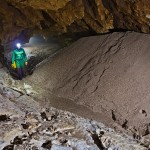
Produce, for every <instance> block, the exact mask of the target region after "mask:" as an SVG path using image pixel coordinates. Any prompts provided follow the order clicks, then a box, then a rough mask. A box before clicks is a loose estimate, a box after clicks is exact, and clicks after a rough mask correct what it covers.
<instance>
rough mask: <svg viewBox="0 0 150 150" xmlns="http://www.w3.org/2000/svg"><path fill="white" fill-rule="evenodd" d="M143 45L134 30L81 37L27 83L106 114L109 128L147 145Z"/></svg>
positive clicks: (147, 65)
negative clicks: (143, 141)
mask: <svg viewBox="0 0 150 150" xmlns="http://www.w3.org/2000/svg"><path fill="white" fill-rule="evenodd" d="M149 41H150V35H148V34H141V33H135V32H120V33H119V32H116V33H112V34H105V35H100V36H92V37H85V38H81V39H80V40H78V41H76V42H75V43H73V44H72V45H71V46H69V47H67V48H65V49H64V50H62V51H61V52H60V53H59V55H57V56H56V57H54V58H53V59H52V60H51V61H47V62H46V63H45V64H43V65H41V66H40V67H38V68H37V70H36V71H35V72H34V74H33V75H32V76H31V77H28V79H27V81H28V82H30V83H31V84H33V85H37V86H40V87H42V88H43V89H45V90H47V91H50V92H52V93H53V94H55V95H57V96H58V97H61V98H65V99H69V100H72V101H73V102H75V103H77V104H80V105H83V106H85V107H88V108H89V109H90V110H92V111H93V112H96V113H99V114H101V115H106V118H107V119H108V120H109V121H108V122H107V123H108V124H109V125H110V126H112V127H116V126H118V125H119V126H120V129H121V130H122V129H125V130H126V131H127V132H128V133H130V134H131V135H133V137H134V138H136V139H143V137H144V139H147V140H148V141H149V139H150V137H149V132H150V109H149V107H150V104H149V99H150V84H149V78H150V49H149V48H150V42H149ZM65 107H67V106H65ZM77 111H78V110H77ZM101 121H102V122H105V118H101Z"/></svg>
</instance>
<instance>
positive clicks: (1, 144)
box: [0, 68, 148, 150]
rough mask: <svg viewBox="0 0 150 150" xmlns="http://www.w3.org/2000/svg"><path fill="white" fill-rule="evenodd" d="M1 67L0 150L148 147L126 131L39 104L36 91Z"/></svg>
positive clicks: (141, 149) (127, 149) (125, 149)
mask: <svg viewBox="0 0 150 150" xmlns="http://www.w3.org/2000/svg"><path fill="white" fill-rule="evenodd" d="M33 89H34V87H32V86H31V85H28V84H26V83H24V82H23V81H15V80H13V79H12V78H11V76H10V75H9V74H8V73H6V71H5V69H4V68H0V104H1V105H0V150H147V149H148V146H146V145H143V144H144V143H141V142H140V143H139V142H137V140H135V139H133V137H130V136H128V135H126V134H122V133H117V132H115V131H114V130H113V129H111V128H108V127H106V126H105V125H104V124H102V123H99V122H96V121H94V120H91V119H84V118H82V117H79V116H77V115H75V114H73V113H70V112H67V111H62V110H58V109H55V108H52V107H47V106H44V105H41V104H40V103H38V102H37V101H35V100H36V99H35V95H36V94H37V91H34V90H33Z"/></svg>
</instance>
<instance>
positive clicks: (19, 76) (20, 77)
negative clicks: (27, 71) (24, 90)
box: [17, 68, 24, 80]
mask: <svg viewBox="0 0 150 150" xmlns="http://www.w3.org/2000/svg"><path fill="white" fill-rule="evenodd" d="M17 71H18V78H19V80H22V78H23V77H24V69H23V68H17Z"/></svg>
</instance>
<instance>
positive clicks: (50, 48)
mask: <svg viewBox="0 0 150 150" xmlns="http://www.w3.org/2000/svg"><path fill="white" fill-rule="evenodd" d="M22 48H23V49H24V50H25V52H26V54H27V57H28V65H27V66H25V69H24V70H25V76H27V75H31V74H32V73H33V71H34V70H35V68H36V66H37V65H38V64H40V63H41V62H42V61H44V60H45V59H47V58H49V57H52V56H53V55H55V54H56V53H57V52H58V51H59V50H60V48H61V43H60V41H59V39H58V38H55V37H47V38H44V37H43V36H41V35H35V36H32V37H31V38H30V39H29V42H28V43H25V44H23V45H22ZM13 50H14V48H9V49H8V50H6V52H5V60H6V64H5V65H6V67H7V68H8V70H9V72H10V74H11V75H12V77H13V78H14V79H17V78H18V75H17V71H16V70H15V69H13V68H12V67H11V58H12V51H13Z"/></svg>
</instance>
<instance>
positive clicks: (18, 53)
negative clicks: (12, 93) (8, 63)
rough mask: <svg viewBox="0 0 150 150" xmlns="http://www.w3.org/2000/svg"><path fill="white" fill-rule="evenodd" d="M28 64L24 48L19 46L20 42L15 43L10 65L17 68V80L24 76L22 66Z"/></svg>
mask: <svg viewBox="0 0 150 150" xmlns="http://www.w3.org/2000/svg"><path fill="white" fill-rule="evenodd" d="M27 64H28V60H27V55H26V53H25V50H24V49H23V48H21V44H20V43H17V44H16V49H14V50H13V52H12V67H13V68H16V69H17V73H18V77H19V80H22V78H23V77H24V67H25V65H27Z"/></svg>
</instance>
